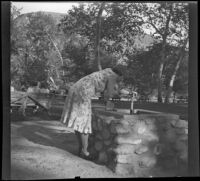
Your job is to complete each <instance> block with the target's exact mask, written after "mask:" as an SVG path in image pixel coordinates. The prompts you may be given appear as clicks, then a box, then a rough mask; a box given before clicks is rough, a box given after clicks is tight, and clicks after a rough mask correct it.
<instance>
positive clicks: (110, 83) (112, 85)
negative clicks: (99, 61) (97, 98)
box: [104, 77, 119, 100]
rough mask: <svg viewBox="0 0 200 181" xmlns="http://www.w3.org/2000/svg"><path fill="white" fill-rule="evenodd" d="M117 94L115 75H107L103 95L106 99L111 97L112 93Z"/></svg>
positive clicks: (117, 87)
mask: <svg viewBox="0 0 200 181" xmlns="http://www.w3.org/2000/svg"><path fill="white" fill-rule="evenodd" d="M118 94H119V86H118V84H117V81H116V77H109V78H108V80H107V83H106V87H105V91H104V97H105V99H106V100H109V98H112V97H113V96H114V95H118Z"/></svg>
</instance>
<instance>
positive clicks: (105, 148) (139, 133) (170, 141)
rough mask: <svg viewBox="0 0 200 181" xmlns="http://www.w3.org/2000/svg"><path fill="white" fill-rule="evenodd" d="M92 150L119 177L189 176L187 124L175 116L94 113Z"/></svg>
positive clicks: (90, 142)
mask: <svg viewBox="0 0 200 181" xmlns="http://www.w3.org/2000/svg"><path fill="white" fill-rule="evenodd" d="M92 119H93V120H92V127H93V134H92V135H91V136H90V138H89V151H90V152H91V153H92V154H94V155H95V156H96V158H97V160H96V161H97V162H98V163H100V164H105V165H107V166H108V167H109V168H110V169H112V170H113V171H114V172H116V173H118V174H120V175H124V176H127V175H132V176H136V177H137V176H138V177H141V176H147V177H148V176H183V175H187V147H188V144H187V140H188V123H187V121H185V120H180V119H179V116H178V115H173V114H139V115H127V114H122V113H121V114H120V113H116V112H108V111H104V110H100V109H95V110H94V111H93V117H92Z"/></svg>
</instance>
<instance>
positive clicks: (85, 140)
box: [81, 133, 89, 156]
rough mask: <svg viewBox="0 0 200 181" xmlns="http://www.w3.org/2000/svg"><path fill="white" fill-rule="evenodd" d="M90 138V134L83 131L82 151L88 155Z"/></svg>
mask: <svg viewBox="0 0 200 181" xmlns="http://www.w3.org/2000/svg"><path fill="white" fill-rule="evenodd" d="M88 138H89V134H85V133H81V143H82V150H81V151H82V152H83V153H84V154H85V155H86V156H88V155H89V152H88V150H87V149H88Z"/></svg>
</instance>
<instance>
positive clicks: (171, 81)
mask: <svg viewBox="0 0 200 181" xmlns="http://www.w3.org/2000/svg"><path fill="white" fill-rule="evenodd" d="M186 44H187V39H186V40H185V43H184V45H183V47H182V48H181V49H180V54H179V59H178V61H177V63H176V67H175V69H174V72H173V74H172V76H171V79H170V83H169V87H168V89H167V93H166V97H165V103H169V96H170V94H171V92H172V88H173V85H174V81H175V79H176V74H177V72H178V69H179V67H180V64H181V61H182V60H183V59H184V48H185V46H186Z"/></svg>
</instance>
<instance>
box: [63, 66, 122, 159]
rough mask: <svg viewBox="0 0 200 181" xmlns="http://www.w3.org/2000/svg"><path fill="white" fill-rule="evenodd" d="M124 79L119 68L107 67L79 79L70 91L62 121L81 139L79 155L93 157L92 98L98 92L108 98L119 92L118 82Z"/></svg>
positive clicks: (87, 157) (86, 157)
mask: <svg viewBox="0 0 200 181" xmlns="http://www.w3.org/2000/svg"><path fill="white" fill-rule="evenodd" d="M121 80H122V73H121V71H120V69H119V68H117V67H115V68H106V69H104V70H100V71H97V72H93V73H92V74H90V75H87V76H85V77H83V78H81V79H80V80H79V81H77V82H76V83H75V84H74V85H73V86H72V87H71V88H70V89H69V92H68V96H67V98H66V100H65V105H64V108H63V112H62V116H61V122H62V123H63V124H65V125H67V127H70V128H73V129H74V131H75V134H76V135H77V138H78V141H79V153H78V154H79V156H80V157H82V158H85V159H88V160H91V159H93V158H92V156H91V155H90V153H89V152H88V150H87V148H88V138H89V135H90V134H91V133H92V124H91V121H92V105H91V99H92V97H94V96H95V95H96V93H97V92H104V95H105V97H106V99H107V100H109V98H112V97H113V96H114V95H116V94H119V90H118V89H117V88H118V86H117V84H118V83H119V82H120V81H121Z"/></svg>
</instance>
